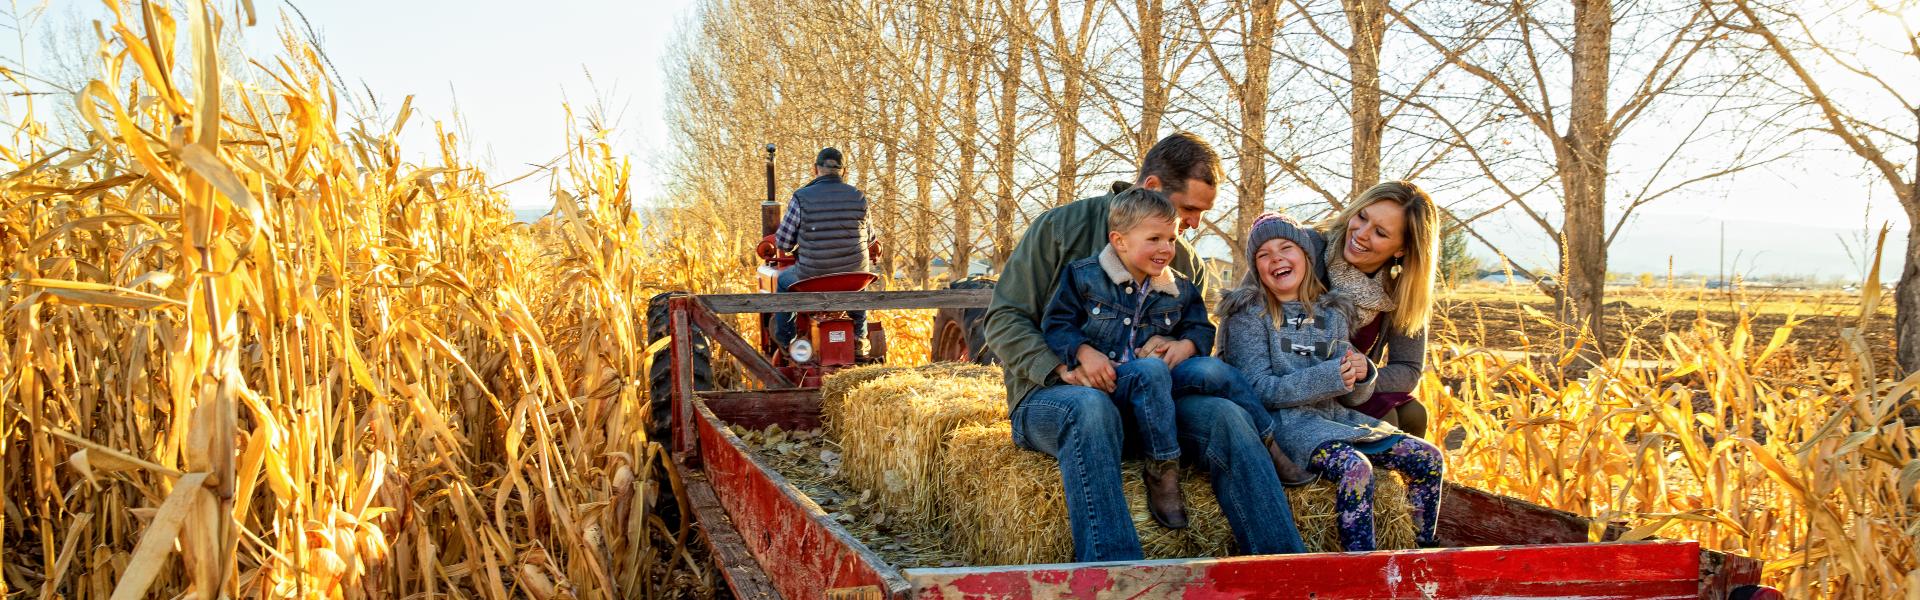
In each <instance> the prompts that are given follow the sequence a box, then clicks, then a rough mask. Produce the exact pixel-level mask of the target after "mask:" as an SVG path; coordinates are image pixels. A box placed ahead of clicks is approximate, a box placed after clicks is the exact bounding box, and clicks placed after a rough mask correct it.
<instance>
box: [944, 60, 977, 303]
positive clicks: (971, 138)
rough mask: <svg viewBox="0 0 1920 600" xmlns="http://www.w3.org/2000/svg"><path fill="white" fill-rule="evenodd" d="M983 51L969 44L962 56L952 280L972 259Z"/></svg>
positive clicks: (960, 275) (962, 275)
mask: <svg viewBox="0 0 1920 600" xmlns="http://www.w3.org/2000/svg"><path fill="white" fill-rule="evenodd" d="M981 51H982V48H981V47H980V46H978V45H974V44H969V45H968V46H967V48H966V49H965V50H963V52H965V54H964V55H962V56H960V61H961V62H960V136H959V138H957V139H955V140H954V142H955V144H956V145H958V146H959V147H960V148H959V149H960V185H959V188H960V189H959V193H958V194H956V195H955V196H954V198H953V201H952V202H951V206H952V207H953V258H952V262H951V263H949V264H948V266H947V277H948V279H949V280H951V281H959V280H961V279H964V278H966V276H967V274H968V273H967V271H968V268H969V264H968V263H971V262H973V209H974V201H975V200H976V198H975V197H974V196H975V195H976V194H977V192H978V189H977V188H979V186H980V183H979V182H980V177H979V174H978V173H975V172H974V165H975V162H976V161H977V160H978V158H979V156H980V143H979V142H980V62H981V60H980V56H979V53H980V52H981Z"/></svg>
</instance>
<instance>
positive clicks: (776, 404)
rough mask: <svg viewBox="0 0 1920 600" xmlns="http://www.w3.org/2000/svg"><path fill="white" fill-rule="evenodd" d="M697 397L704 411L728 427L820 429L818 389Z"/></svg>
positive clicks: (717, 394) (700, 393)
mask: <svg viewBox="0 0 1920 600" xmlns="http://www.w3.org/2000/svg"><path fill="white" fill-rule="evenodd" d="M699 395H700V399H701V401H703V402H705V403H706V405H707V410H710V411H713V414H714V416H716V417H719V418H720V420H721V421H723V422H725V423H727V424H728V425H739V426H741V427H745V428H748V429H764V428H766V427H767V426H768V425H779V426H780V427H782V428H784V429H787V430H789V431H792V430H796V429H813V428H815V427H819V426H820V388H789V389H779V390H753V391H744V392H699Z"/></svg>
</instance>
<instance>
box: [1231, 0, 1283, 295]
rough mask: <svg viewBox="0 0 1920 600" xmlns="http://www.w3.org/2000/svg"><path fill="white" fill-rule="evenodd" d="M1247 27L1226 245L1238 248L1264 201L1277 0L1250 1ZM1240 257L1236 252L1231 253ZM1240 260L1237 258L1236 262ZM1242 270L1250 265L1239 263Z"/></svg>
mask: <svg viewBox="0 0 1920 600" xmlns="http://www.w3.org/2000/svg"><path fill="white" fill-rule="evenodd" d="M1248 4H1249V5H1248V7H1247V9H1248V10H1250V11H1252V13H1253V14H1252V15H1251V19H1250V21H1251V26H1250V27H1249V28H1248V30H1247V42H1246V49H1245V50H1244V53H1245V60H1246V69H1247V72H1246V77H1245V79H1244V80H1242V82H1241V84H1240V90H1239V91H1240V93H1239V94H1238V96H1239V97H1240V185H1239V188H1240V198H1239V203H1238V209H1239V214H1238V215H1237V216H1236V217H1235V219H1234V227H1233V232H1232V234H1231V237H1232V239H1229V240H1228V241H1227V244H1228V247H1230V248H1239V247H1241V246H1242V244H1243V241H1242V239H1240V238H1241V237H1242V236H1244V234H1245V232H1247V231H1251V230H1253V220H1254V218H1255V217H1259V216H1260V213H1261V211H1263V210H1265V207H1266V200H1267V96H1268V95H1269V92H1270V89H1269V88H1271V87H1272V83H1271V81H1272V77H1273V36H1274V29H1275V27H1276V26H1277V24H1276V21H1278V20H1279V14H1278V11H1277V9H1278V4H1279V3H1278V2H1277V0H1252V2H1249V3H1248ZM1232 256H1234V257H1235V258H1241V256H1240V254H1239V253H1237V252H1236V253H1233V254H1232ZM1235 262H1236V263H1237V262H1241V261H1239V260H1236V261H1235ZM1238 266H1239V267H1240V268H1241V269H1247V268H1251V267H1250V266H1249V265H1238Z"/></svg>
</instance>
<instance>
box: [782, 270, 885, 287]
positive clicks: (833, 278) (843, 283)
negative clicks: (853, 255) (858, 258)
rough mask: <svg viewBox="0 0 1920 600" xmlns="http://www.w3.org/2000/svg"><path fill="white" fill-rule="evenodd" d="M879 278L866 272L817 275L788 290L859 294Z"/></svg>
mask: <svg viewBox="0 0 1920 600" xmlns="http://www.w3.org/2000/svg"><path fill="white" fill-rule="evenodd" d="M879 278H880V276H879V275H875V274H872V273H868V272H865V271H853V272H848V273H829V274H826V275H816V276H813V277H808V278H806V279H802V280H799V281H795V282H793V286H792V287H789V288H787V291H789V292H858V291H860V290H864V289H867V285H869V284H872V283H873V280H875V279H879Z"/></svg>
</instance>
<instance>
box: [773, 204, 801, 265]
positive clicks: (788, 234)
mask: <svg viewBox="0 0 1920 600" xmlns="http://www.w3.org/2000/svg"><path fill="white" fill-rule="evenodd" d="M802 212H803V211H801V210H800V199H799V198H797V197H796V198H794V199H792V200H788V201H787V214H786V216H783V217H780V228H779V229H776V230H774V232H773V244H774V246H776V247H778V248H780V250H781V251H784V252H788V253H792V252H793V251H794V250H796V249H798V247H799V245H800V224H801V223H802V222H804V221H805V219H806V217H805V216H803V215H802V214H801V213H802Z"/></svg>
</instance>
